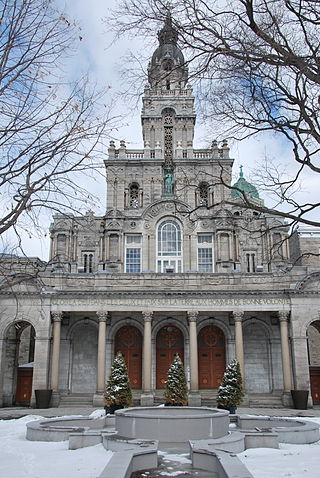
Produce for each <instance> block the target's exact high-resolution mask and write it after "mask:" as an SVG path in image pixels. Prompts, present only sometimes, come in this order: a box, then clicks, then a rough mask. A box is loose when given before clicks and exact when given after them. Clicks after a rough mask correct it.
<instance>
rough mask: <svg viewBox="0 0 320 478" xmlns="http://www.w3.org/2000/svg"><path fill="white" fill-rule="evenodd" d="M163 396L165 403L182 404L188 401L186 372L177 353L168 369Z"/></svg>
mask: <svg viewBox="0 0 320 478" xmlns="http://www.w3.org/2000/svg"><path fill="white" fill-rule="evenodd" d="M164 397H165V399H166V403H168V404H170V405H179V406H184V405H187V403H188V389H187V381H186V374H185V371H184V367H183V363H182V362H181V359H180V357H179V355H178V354H176V355H175V357H174V359H173V362H172V364H171V365H170V368H169V370H168V374H167V382H166V389H165V392H164Z"/></svg>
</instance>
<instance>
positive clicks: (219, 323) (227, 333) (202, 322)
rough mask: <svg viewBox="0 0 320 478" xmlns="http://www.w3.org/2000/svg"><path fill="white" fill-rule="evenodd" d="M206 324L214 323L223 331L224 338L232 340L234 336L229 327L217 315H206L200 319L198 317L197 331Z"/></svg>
mask: <svg viewBox="0 0 320 478" xmlns="http://www.w3.org/2000/svg"><path fill="white" fill-rule="evenodd" d="M207 325H216V326H217V327H219V328H220V329H221V330H222V331H223V333H224V335H225V337H226V340H232V339H233V338H234V337H233V334H232V331H231V329H230V327H229V326H228V325H227V324H226V322H225V320H223V319H220V318H219V317H207V318H204V319H202V320H201V319H200V320H199V321H198V323H197V331H198V333H199V332H200V330H201V329H202V328H203V327H206V326H207Z"/></svg>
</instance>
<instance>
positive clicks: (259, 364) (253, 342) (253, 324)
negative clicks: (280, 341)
mask: <svg viewBox="0 0 320 478" xmlns="http://www.w3.org/2000/svg"><path fill="white" fill-rule="evenodd" d="M243 344H244V363H245V384H246V391H247V392H249V393H270V392H271V391H272V365H271V364H272V361H271V352H270V328H269V327H268V326H267V324H265V323H264V322H263V321H262V320H261V319H257V318H255V317H252V318H249V319H246V320H245V321H244V323H243Z"/></svg>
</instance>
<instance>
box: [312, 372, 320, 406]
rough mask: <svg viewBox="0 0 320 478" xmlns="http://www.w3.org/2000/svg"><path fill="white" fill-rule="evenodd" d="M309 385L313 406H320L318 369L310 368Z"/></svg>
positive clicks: (319, 375) (319, 374)
mask: <svg viewBox="0 0 320 478" xmlns="http://www.w3.org/2000/svg"><path fill="white" fill-rule="evenodd" d="M310 385H311V396H312V401H313V405H320V367H310Z"/></svg>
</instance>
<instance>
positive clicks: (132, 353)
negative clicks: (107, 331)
mask: <svg viewBox="0 0 320 478" xmlns="http://www.w3.org/2000/svg"><path fill="white" fill-rule="evenodd" d="M114 351H115V354H117V353H118V352H121V353H122V355H123V356H124V359H125V361H126V364H127V367H128V375H129V379H130V384H131V387H132V388H141V387H142V373H141V368H142V336H141V333H140V331H139V330H138V329H137V328H136V327H133V326H132V325H127V326H125V327H122V328H121V329H119V330H118V332H117V333H116V337H115V349H114Z"/></svg>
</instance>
